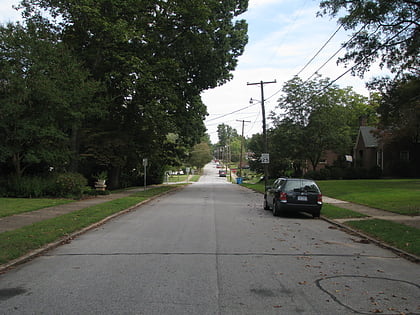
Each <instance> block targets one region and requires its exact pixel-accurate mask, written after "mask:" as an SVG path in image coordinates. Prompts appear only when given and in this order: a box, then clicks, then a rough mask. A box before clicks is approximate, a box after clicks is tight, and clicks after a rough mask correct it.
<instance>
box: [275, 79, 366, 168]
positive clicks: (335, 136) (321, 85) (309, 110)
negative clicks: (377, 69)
mask: <svg viewBox="0 0 420 315" xmlns="http://www.w3.org/2000/svg"><path fill="white" fill-rule="evenodd" d="M283 92H284V93H285V94H284V96H282V97H281V98H280V99H279V105H278V109H279V110H280V111H281V114H279V115H275V114H273V115H272V117H271V118H272V120H273V122H274V123H275V127H274V128H273V129H272V130H271V131H270V132H269V137H270V153H271V154H272V155H273V157H275V159H276V160H279V161H282V162H281V164H282V166H280V167H279V171H277V172H275V173H276V174H280V173H283V174H285V173H286V171H287V169H288V168H289V169H290V168H291V167H293V173H294V175H295V176H300V175H301V168H302V166H303V165H305V161H306V160H307V161H310V163H311V166H312V168H313V169H316V167H317V166H318V164H319V162H320V160H321V157H322V156H323V154H324V153H325V152H326V151H327V150H331V151H334V152H336V153H339V154H344V153H348V152H349V151H350V150H351V148H352V144H353V143H354V141H355V138H356V137H355V135H356V134H357V131H358V126H359V125H358V123H359V117H360V116H365V117H370V120H373V118H372V116H374V115H373V113H372V111H373V110H374V107H373V106H372V105H371V104H370V103H369V102H368V99H367V98H364V97H363V96H361V95H358V94H356V93H354V92H353V91H352V90H351V88H346V89H340V88H339V87H338V86H336V85H333V84H331V82H330V80H329V79H322V78H321V77H317V78H315V79H313V80H310V81H308V82H303V81H302V80H301V79H300V78H299V77H295V78H293V79H291V80H289V81H288V82H286V83H285V85H284V86H283ZM359 115H360V116H359ZM281 168H283V169H281Z"/></svg>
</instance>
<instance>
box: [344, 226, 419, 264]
mask: <svg viewBox="0 0 420 315" xmlns="http://www.w3.org/2000/svg"><path fill="white" fill-rule="evenodd" d="M346 225H349V226H351V227H353V228H355V229H357V230H360V231H362V232H364V233H366V234H367V235H370V236H373V237H374V238H376V239H379V240H382V241H384V242H385V243H387V244H390V245H392V246H394V247H396V248H399V249H402V250H404V251H406V252H408V253H411V254H414V255H417V256H420V230H419V229H416V228H415V227H411V226H407V225H404V224H401V223H396V222H391V221H386V220H380V219H372V220H363V221H349V222H346Z"/></svg>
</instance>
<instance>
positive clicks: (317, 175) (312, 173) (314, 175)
mask: <svg viewBox="0 0 420 315" xmlns="http://www.w3.org/2000/svg"><path fill="white" fill-rule="evenodd" d="M303 177H304V178H309V179H313V180H320V179H321V174H320V172H318V171H308V172H306V173H305V175H303Z"/></svg>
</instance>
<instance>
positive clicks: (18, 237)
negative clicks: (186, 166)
mask: <svg viewBox="0 0 420 315" xmlns="http://www.w3.org/2000/svg"><path fill="white" fill-rule="evenodd" d="M176 187H178V186H177V185H170V186H160V187H156V188H152V189H150V190H146V191H143V192H138V193H136V194H133V195H131V196H129V197H124V198H120V199H116V200H112V201H109V202H106V203H103V204H99V205H95V206H92V207H88V208H85V209H82V210H79V211H75V212H72V213H68V214H65V215H62V216H59V217H56V218H53V219H49V220H44V221H41V222H38V223H35V224H32V225H29V226H25V227H23V228H20V229H17V230H13V231H8V232H3V233H0V264H4V263H6V262H8V261H10V260H13V259H16V258H18V257H21V256H23V255H25V254H26V253H28V252H29V251H32V250H35V249H38V248H40V247H42V246H44V245H46V244H48V243H51V242H54V241H57V240H58V239H60V238H61V237H63V236H65V235H68V234H71V233H73V232H75V231H78V230H80V229H83V228H85V227H87V226H89V225H91V224H93V223H95V222H98V221H100V220H102V219H104V218H106V217H108V216H110V215H112V214H114V213H117V212H119V211H122V210H124V209H127V208H129V207H131V206H133V205H135V204H137V203H139V202H141V201H144V200H146V199H149V198H150V197H152V196H155V195H159V194H162V193H164V192H166V191H169V190H171V189H174V188H176Z"/></svg>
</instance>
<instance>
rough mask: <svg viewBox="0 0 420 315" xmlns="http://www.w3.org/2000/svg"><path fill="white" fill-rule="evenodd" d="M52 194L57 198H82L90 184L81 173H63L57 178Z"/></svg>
mask: <svg viewBox="0 0 420 315" xmlns="http://www.w3.org/2000/svg"><path fill="white" fill-rule="evenodd" d="M54 182H55V185H54V188H53V191H52V194H53V195H55V196H61V197H62V196H75V197H78V198H80V197H81V196H82V194H83V191H84V190H85V187H86V186H87V184H88V181H87V179H86V178H85V177H84V176H83V175H81V174H79V173H63V174H58V175H56V176H55V181H54Z"/></svg>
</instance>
